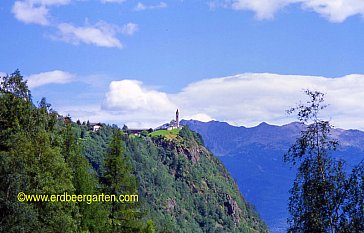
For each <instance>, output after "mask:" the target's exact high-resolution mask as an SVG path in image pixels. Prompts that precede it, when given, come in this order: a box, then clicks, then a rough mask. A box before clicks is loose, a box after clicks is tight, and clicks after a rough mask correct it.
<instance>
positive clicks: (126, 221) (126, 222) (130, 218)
mask: <svg viewBox="0 0 364 233" xmlns="http://www.w3.org/2000/svg"><path fill="white" fill-rule="evenodd" d="M121 137H122V134H121V131H120V130H119V129H116V130H115V132H114V135H113V138H112V141H111V143H110V145H109V150H108V153H107V155H106V157H105V166H104V169H105V172H104V176H103V183H104V191H105V193H108V194H115V195H116V196H117V197H119V195H121V194H135V193H136V191H137V181H136V178H135V177H134V176H133V175H132V167H131V165H130V162H129V159H128V158H127V157H125V156H124V151H125V149H124V144H123V142H122V140H121ZM140 216H141V215H140V213H139V211H138V209H137V208H136V206H135V204H133V203H131V204H130V203H120V202H113V203H112V204H111V213H110V219H111V221H112V228H113V232H139V231H141V230H142V224H141V223H140V221H139V217H140Z"/></svg>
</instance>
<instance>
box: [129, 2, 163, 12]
mask: <svg viewBox="0 0 364 233" xmlns="http://www.w3.org/2000/svg"><path fill="white" fill-rule="evenodd" d="M167 7H168V5H167V3H165V2H160V3H159V4H156V5H145V4H143V3H141V2H138V4H137V5H136V6H135V7H134V10H135V11H144V10H156V9H163V8H167Z"/></svg>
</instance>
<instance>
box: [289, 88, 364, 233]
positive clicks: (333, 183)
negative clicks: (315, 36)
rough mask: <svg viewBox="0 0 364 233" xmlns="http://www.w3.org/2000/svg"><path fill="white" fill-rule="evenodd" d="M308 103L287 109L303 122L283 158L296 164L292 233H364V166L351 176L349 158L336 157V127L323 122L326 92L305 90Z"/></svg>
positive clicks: (291, 222)
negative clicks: (296, 137)
mask: <svg viewBox="0 0 364 233" xmlns="http://www.w3.org/2000/svg"><path fill="white" fill-rule="evenodd" d="M305 93H306V94H307V95H308V96H309V98H310V99H309V101H307V102H306V103H305V104H302V103H301V104H299V105H298V106H297V107H294V108H291V109H289V110H288V111H287V112H288V113H289V114H291V113H293V112H298V113H297V116H298V119H299V121H300V122H302V123H304V124H303V127H304V129H303V130H302V131H301V136H300V137H299V138H298V139H297V140H296V142H295V143H294V144H293V145H292V146H291V147H290V148H289V150H288V152H287V153H286V154H285V155H284V160H285V161H286V162H290V163H292V164H293V165H298V168H297V176H296V178H295V180H294V183H293V187H292V188H291V190H290V193H291V197H290V199H289V206H288V210H289V212H290V214H291V217H290V218H289V219H288V223H289V229H288V231H289V232H331V233H335V232H363V230H364V221H363V220H364V201H363V200H364V185H363V180H364V179H363V178H364V176H363V175H364V172H363V171H364V167H363V165H362V164H359V165H358V166H356V167H355V168H354V169H353V172H352V174H351V175H350V176H348V175H347V174H346V172H345V171H344V166H345V162H344V161H342V160H339V159H334V158H333V157H332V156H331V154H330V153H331V152H333V151H335V150H336V148H337V146H338V141H337V140H335V139H334V138H333V136H332V135H331V130H332V128H333V126H332V125H331V124H330V122H329V121H325V120H321V119H320V118H319V113H320V111H321V110H323V109H325V108H326V107H327V105H325V104H324V94H323V93H321V92H317V91H310V90H306V91H305Z"/></svg>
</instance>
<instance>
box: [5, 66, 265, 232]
mask: <svg viewBox="0 0 364 233" xmlns="http://www.w3.org/2000/svg"><path fill="white" fill-rule="evenodd" d="M2 79H3V80H2V81H1V82H0V222H1V224H0V232H9V233H12V232H26V233H28V232H67V233H68V232H70V233H73V232H75V233H76V232H95V233H97V232H103V233H107V232H125V233H129V232H130V233H134V232H139V233H141V232H143V233H154V232H163V233H164V232H247V233H258V232H268V228H267V226H266V225H265V223H264V222H263V221H262V220H261V218H260V217H259V216H258V214H257V212H256V211H255V210H254V209H253V208H252V206H251V205H250V204H249V203H247V202H246V201H245V199H244V198H243V196H242V195H241V193H240V192H239V189H238V187H237V184H236V183H235V182H234V180H233V179H232V178H231V176H230V174H229V172H228V171H227V170H226V169H225V167H224V165H223V164H222V163H221V162H220V160H219V159H218V158H216V157H215V156H214V155H212V154H211V152H210V151H208V150H207V149H206V148H205V147H204V145H203V143H202V138H201V136H200V135H198V134H197V133H194V132H192V131H190V130H189V129H188V127H183V128H182V129H173V130H160V131H156V132H150V133H149V132H147V131H141V132H140V134H139V135H135V134H134V133H132V131H131V130H128V129H127V127H126V126H125V127H123V129H124V130H121V129H119V128H118V127H117V126H116V125H113V126H109V125H105V124H92V123H89V122H87V123H86V122H83V123H81V122H80V121H79V120H78V121H77V122H73V121H72V119H71V116H66V117H63V116H61V115H59V114H58V113H57V112H56V111H55V110H53V109H52V108H51V105H50V104H49V103H47V102H46V100H45V98H43V99H42V100H41V101H40V102H39V103H38V104H37V105H36V104H34V103H33V101H32V98H31V95H30V91H29V89H28V88H27V85H26V82H24V81H23V77H22V76H21V75H20V72H19V71H17V72H15V73H13V74H12V75H10V76H6V77H3V78H2ZM95 126H97V127H95ZM134 132H135V131H134ZM135 194H138V198H136V195H135ZM62 197H63V198H62ZM135 200H137V201H135ZM130 201H131V202H130Z"/></svg>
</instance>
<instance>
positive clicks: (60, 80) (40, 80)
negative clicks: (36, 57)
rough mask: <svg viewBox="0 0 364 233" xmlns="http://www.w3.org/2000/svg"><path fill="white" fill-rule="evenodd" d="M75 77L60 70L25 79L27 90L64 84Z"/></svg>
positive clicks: (33, 75)
mask: <svg viewBox="0 0 364 233" xmlns="http://www.w3.org/2000/svg"><path fill="white" fill-rule="evenodd" d="M74 77H75V75H73V74H70V73H68V72H64V71H61V70H54V71H49V72H44V73H39V74H32V75H30V76H28V77H27V81H28V86H29V88H36V87H39V86H43V85H47V84H51V83H55V84H64V83H69V82H72V81H73V80H74Z"/></svg>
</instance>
